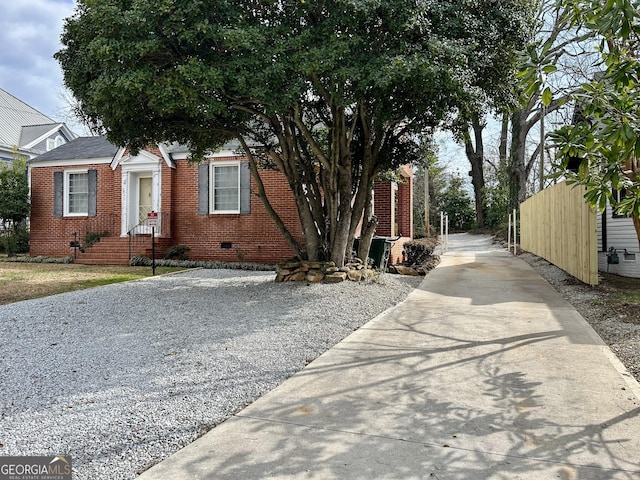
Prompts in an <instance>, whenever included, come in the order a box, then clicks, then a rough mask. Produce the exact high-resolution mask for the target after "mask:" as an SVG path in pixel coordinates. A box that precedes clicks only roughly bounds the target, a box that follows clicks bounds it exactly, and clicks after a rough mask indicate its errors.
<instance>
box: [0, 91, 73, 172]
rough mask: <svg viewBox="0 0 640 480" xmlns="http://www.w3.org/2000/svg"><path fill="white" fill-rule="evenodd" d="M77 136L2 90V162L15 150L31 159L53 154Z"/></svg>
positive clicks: (0, 123) (0, 114) (0, 105)
mask: <svg viewBox="0 0 640 480" xmlns="http://www.w3.org/2000/svg"><path fill="white" fill-rule="evenodd" d="M76 137H77V135H76V134H75V133H73V132H72V131H71V130H69V128H68V127H67V126H66V125H65V124H64V123H60V122H56V121H54V120H52V119H51V118H49V117H48V116H46V115H45V114H43V113H40V112H39V111H37V110H36V109H35V108H32V107H30V106H29V105H27V104H26V103H24V102H23V101H21V100H18V99H17V98H16V97H14V96H13V95H11V94H10V93H9V92H7V91H5V90H3V89H1V88H0V161H2V160H4V161H11V160H12V158H13V152H14V150H17V153H19V154H21V155H24V156H26V157H28V158H33V157H35V156H36V155H40V154H42V153H45V152H48V151H49V150H53V149H54V148H56V147H59V146H60V145H63V144H65V143H67V142H69V141H71V140H73V139H74V138H76Z"/></svg>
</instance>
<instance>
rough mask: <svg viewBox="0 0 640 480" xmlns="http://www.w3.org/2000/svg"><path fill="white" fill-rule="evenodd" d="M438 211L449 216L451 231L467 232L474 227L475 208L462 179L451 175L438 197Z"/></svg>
mask: <svg viewBox="0 0 640 480" xmlns="http://www.w3.org/2000/svg"><path fill="white" fill-rule="evenodd" d="M438 204H439V206H440V209H441V210H442V211H443V212H444V213H446V214H447V215H448V216H449V228H450V229H451V230H469V229H471V228H473V227H474V226H475V222H474V220H475V208H474V205H473V201H472V200H471V197H470V196H469V192H467V190H466V188H465V183H464V179H463V178H462V177H461V176H460V175H459V174H457V175H453V176H452V177H451V178H450V179H449V184H448V186H447V187H446V188H445V189H444V191H442V193H441V194H440V195H439V201H438Z"/></svg>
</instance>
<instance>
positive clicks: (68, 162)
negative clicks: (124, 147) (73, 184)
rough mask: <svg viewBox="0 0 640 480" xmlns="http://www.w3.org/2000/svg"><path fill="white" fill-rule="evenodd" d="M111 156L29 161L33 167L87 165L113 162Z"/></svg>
mask: <svg viewBox="0 0 640 480" xmlns="http://www.w3.org/2000/svg"><path fill="white" fill-rule="evenodd" d="M111 160H112V158H111V157H102V158H70V159H67V160H43V161H42V162H32V163H29V166H30V167H31V168H40V167H70V166H85V165H97V164H103V163H106V164H109V163H111Z"/></svg>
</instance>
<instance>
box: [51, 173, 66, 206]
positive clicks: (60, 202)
mask: <svg viewBox="0 0 640 480" xmlns="http://www.w3.org/2000/svg"><path fill="white" fill-rule="evenodd" d="M63 190H64V173H63V172H53V216H54V217H61V216H62V215H63V213H64V191H63Z"/></svg>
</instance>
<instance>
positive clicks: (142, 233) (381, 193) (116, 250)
mask: <svg viewBox="0 0 640 480" xmlns="http://www.w3.org/2000/svg"><path fill="white" fill-rule="evenodd" d="M402 172H403V173H402V175H403V176H405V177H406V178H407V180H408V181H406V182H402V183H401V184H400V185H399V186H394V184H388V183H387V184H384V183H381V182H379V183H377V184H376V187H375V189H374V198H375V200H374V201H375V205H374V210H375V213H376V215H377V216H378V218H379V219H380V225H379V227H378V230H377V231H376V234H377V235H381V236H389V237H392V236H398V235H397V232H398V231H400V232H402V234H403V237H407V238H410V237H411V236H412V233H413V225H412V218H411V197H412V195H411V191H412V182H411V180H412V170H411V169H410V168H405V169H403V170H402ZM29 174H30V182H31V235H30V253H31V255H33V256H36V255H47V256H69V255H75V256H76V261H77V262H79V263H99V264H126V263H128V261H129V259H130V258H131V257H132V256H134V255H137V254H141V255H146V256H150V254H151V240H150V236H151V228H150V227H149V225H148V223H147V214H148V213H150V212H157V213H158V223H157V225H156V226H155V227H154V233H155V236H156V249H157V252H156V257H157V258H161V257H162V256H163V255H164V252H165V251H166V249H167V248H169V247H170V246H173V245H187V246H188V247H190V248H191V250H190V251H189V258H191V259H194V260H220V261H228V262H234V261H245V262H256V263H276V262H278V261H281V260H283V259H286V258H290V257H291V256H292V255H293V252H292V251H291V249H290V248H289V246H288V245H287V243H286V242H285V241H284V239H283V238H282V235H281V234H280V232H279V230H278V229H277V227H276V225H275V224H274V222H273V220H272V219H271V218H270V217H269V215H268V214H267V212H266V210H265V208H264V206H263V205H262V202H261V201H260V199H259V198H258V197H257V196H256V195H255V194H254V193H253V192H255V191H256V186H255V184H254V181H253V179H252V178H251V176H250V174H249V168H248V162H247V159H246V158H244V157H242V156H239V155H237V154H236V153H234V151H233V150H231V149H224V148H223V149H222V150H220V151H219V152H217V153H215V154H214V155H212V156H211V158H209V159H208V161H207V162H203V163H200V164H196V163H190V162H189V161H188V151H187V150H186V148H185V147H184V146H182V145H178V144H172V145H160V146H158V147H157V148H147V149H145V150H142V151H140V152H139V153H138V155H135V156H134V155H131V154H130V153H129V152H128V151H127V150H126V149H124V148H119V147H117V146H115V145H113V144H111V143H109V142H108V141H107V140H106V139H105V138H104V137H80V138H77V139H75V140H73V141H71V142H69V143H67V144H65V145H62V146H61V147H59V148H57V149H55V150H52V151H50V152H46V153H44V154H42V155H40V156H38V157H36V158H34V159H32V160H30V161H29ZM260 176H261V178H262V180H263V183H264V186H265V189H266V192H267V195H268V197H269V198H270V200H271V202H272V204H273V206H274V208H275V210H276V211H277V212H278V214H279V215H280V217H281V218H282V220H283V221H284V223H285V225H287V227H288V228H289V230H290V231H291V233H292V234H293V235H294V237H296V239H298V240H299V241H300V242H302V243H303V242H304V234H303V232H302V228H301V226H300V222H299V219H298V215H297V210H296V207H295V203H294V200H293V196H292V194H291V192H290V190H289V188H288V184H287V182H286V179H285V178H284V176H283V175H282V174H280V173H279V172H276V171H271V170H264V171H261V174H260ZM407 238H405V240H406V239H407ZM98 239H99V240H98ZM401 243H402V239H401V240H400V241H398V242H396V244H395V245H394V249H393V253H392V257H393V260H394V261H399V260H400V259H401V255H402V248H401ZM78 247H81V248H78Z"/></svg>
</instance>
